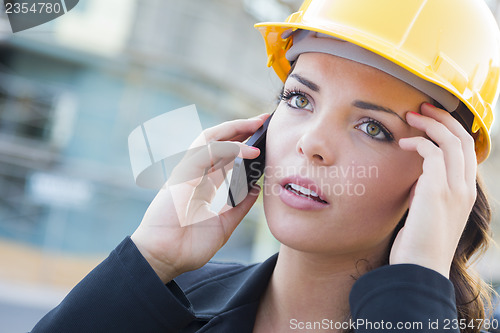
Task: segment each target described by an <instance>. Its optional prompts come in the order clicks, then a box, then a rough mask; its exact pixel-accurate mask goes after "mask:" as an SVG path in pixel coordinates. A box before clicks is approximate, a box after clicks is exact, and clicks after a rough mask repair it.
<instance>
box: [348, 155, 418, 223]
mask: <svg viewBox="0 0 500 333" xmlns="http://www.w3.org/2000/svg"><path fill="white" fill-rule="evenodd" d="M363 169H366V170H369V171H370V172H369V173H368V175H369V176H368V177H365V178H364V179H359V178H358V179H357V181H358V182H360V183H362V184H363V186H364V188H365V189H366V195H367V196H368V197H369V198H370V200H373V201H374V202H376V203H377V205H378V206H379V209H380V210H384V211H386V212H387V213H388V214H389V215H390V216H392V217H393V218H399V217H401V215H402V214H403V213H404V211H406V209H407V208H408V199H409V194H410V190H411V188H412V186H413V185H414V184H415V182H416V181H417V180H418V177H419V176H420V174H421V173H422V158H421V157H420V156H419V155H418V154H417V153H413V152H405V151H402V150H399V151H397V152H396V153H395V154H394V155H393V156H391V158H387V159H384V160H380V161H373V162H372V163H368V164H367V165H365V166H364V167H363Z"/></svg>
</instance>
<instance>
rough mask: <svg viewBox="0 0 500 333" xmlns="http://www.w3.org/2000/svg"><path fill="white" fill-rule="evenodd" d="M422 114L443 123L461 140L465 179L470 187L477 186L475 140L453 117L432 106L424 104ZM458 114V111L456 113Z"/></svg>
mask: <svg viewBox="0 0 500 333" xmlns="http://www.w3.org/2000/svg"><path fill="white" fill-rule="evenodd" d="M421 110H422V114H423V115H425V116H428V117H431V118H433V119H436V120H437V121H439V122H440V123H443V124H444V125H445V126H446V127H447V128H448V129H449V130H450V132H452V133H453V134H454V135H455V136H456V137H458V138H459V139H460V142H461V144H462V150H463V154H464V167H465V178H466V181H467V184H469V186H474V187H475V186H476V175H477V157H476V152H475V150H474V138H473V137H472V136H471V135H470V134H469V132H467V130H466V129H465V128H464V127H463V126H462V124H460V123H459V122H458V120H456V119H455V118H453V116H452V115H451V114H450V113H449V112H447V111H445V110H441V109H439V108H437V107H435V106H433V105H431V104H428V103H424V104H423V105H422V108H421ZM455 112H458V111H455Z"/></svg>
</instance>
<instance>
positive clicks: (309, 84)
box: [290, 74, 319, 92]
mask: <svg viewBox="0 0 500 333" xmlns="http://www.w3.org/2000/svg"><path fill="white" fill-rule="evenodd" d="M290 77H291V78H294V79H295V80H297V81H299V82H300V83H302V84H303V85H305V86H306V87H307V88H309V89H311V90H312V91H315V92H319V86H318V85H317V84H316V83H314V82H311V81H309V80H308V79H306V78H304V77H302V76H300V75H299V74H291V75H290Z"/></svg>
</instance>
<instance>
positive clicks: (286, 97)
mask: <svg viewBox="0 0 500 333" xmlns="http://www.w3.org/2000/svg"><path fill="white" fill-rule="evenodd" d="M295 96H300V97H304V98H305V99H307V101H308V105H309V104H311V102H310V101H309V97H308V96H307V94H306V93H305V92H303V91H302V90H300V89H295V88H294V89H283V91H282V92H281V93H280V95H279V100H280V101H284V102H286V103H287V104H288V106H289V107H291V108H294V109H299V108H298V107H296V106H293V105H290V100H291V99H292V98H293V97H295ZM302 109H305V108H302Z"/></svg>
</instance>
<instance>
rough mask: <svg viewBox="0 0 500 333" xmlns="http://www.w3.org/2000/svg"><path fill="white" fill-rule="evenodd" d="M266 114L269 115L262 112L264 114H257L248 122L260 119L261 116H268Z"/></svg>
mask: <svg viewBox="0 0 500 333" xmlns="http://www.w3.org/2000/svg"><path fill="white" fill-rule="evenodd" d="M268 114H269V113H267V112H264V113H261V114H259V115H258V116H255V117H252V118H250V120H253V119H261V118H262V117H263V116H265V115H268Z"/></svg>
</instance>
